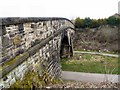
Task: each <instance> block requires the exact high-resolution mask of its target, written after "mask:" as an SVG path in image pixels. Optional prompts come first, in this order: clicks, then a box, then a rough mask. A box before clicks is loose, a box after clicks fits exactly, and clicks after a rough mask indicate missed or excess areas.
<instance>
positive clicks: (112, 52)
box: [77, 50, 118, 54]
mask: <svg viewBox="0 0 120 90" xmlns="http://www.w3.org/2000/svg"><path fill="white" fill-rule="evenodd" d="M77 51H82V52H98V51H96V50H77ZM99 53H101V52H99ZM103 53H108V54H118V52H114V51H108V52H105V51H104V52H103Z"/></svg>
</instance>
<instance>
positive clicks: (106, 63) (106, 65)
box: [61, 54, 120, 74]
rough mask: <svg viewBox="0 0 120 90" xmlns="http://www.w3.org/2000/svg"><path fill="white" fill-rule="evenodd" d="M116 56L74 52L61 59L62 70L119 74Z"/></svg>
mask: <svg viewBox="0 0 120 90" xmlns="http://www.w3.org/2000/svg"><path fill="white" fill-rule="evenodd" d="M118 64H120V63H118V58H115V57H107V56H100V55H90V54H75V55H74V57H72V58H70V59H68V58H64V59H62V60H61V65H62V70H64V71H76V72H86V73H102V74H120V72H118Z"/></svg>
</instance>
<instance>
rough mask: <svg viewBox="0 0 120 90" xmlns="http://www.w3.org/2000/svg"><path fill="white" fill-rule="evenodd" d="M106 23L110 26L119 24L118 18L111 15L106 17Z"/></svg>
mask: <svg viewBox="0 0 120 90" xmlns="http://www.w3.org/2000/svg"><path fill="white" fill-rule="evenodd" d="M107 24H108V25H111V26H116V25H118V24H119V19H118V18H116V17H114V16H111V17H109V18H108V19H107Z"/></svg>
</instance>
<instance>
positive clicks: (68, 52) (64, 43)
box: [60, 31, 73, 58]
mask: <svg viewBox="0 0 120 90" xmlns="http://www.w3.org/2000/svg"><path fill="white" fill-rule="evenodd" d="M72 56H73V48H72V42H71V37H70V36H68V34H67V31H65V32H64V33H63V34H62V38H61V47H60V58H69V57H72Z"/></svg>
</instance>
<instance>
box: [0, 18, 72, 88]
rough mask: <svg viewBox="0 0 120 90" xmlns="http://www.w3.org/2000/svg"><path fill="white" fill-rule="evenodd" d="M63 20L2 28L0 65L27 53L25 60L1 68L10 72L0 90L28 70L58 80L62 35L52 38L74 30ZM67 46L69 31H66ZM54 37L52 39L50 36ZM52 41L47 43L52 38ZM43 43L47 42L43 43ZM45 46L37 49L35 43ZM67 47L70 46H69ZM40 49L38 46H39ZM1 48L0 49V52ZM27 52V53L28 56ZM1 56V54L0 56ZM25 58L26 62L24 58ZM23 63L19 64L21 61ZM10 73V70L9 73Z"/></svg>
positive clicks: (1, 82)
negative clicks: (45, 72)
mask: <svg viewBox="0 0 120 90" xmlns="http://www.w3.org/2000/svg"><path fill="white" fill-rule="evenodd" d="M70 24H71V23H70V22H69V21H67V20H53V21H52V20H48V21H39V22H28V23H20V24H16V25H6V26H3V29H4V32H5V33H4V34H3V35H2V36H0V42H2V43H0V44H2V45H0V46H2V47H0V55H1V56H2V57H1V58H0V63H1V64H4V63H5V62H8V61H10V60H12V59H14V58H16V56H21V57H22V56H24V55H23V53H25V52H27V51H29V53H27V54H28V55H27V54H26V57H23V58H20V59H19V60H16V62H14V63H13V64H10V65H7V66H4V65H3V70H2V71H3V72H4V73H5V71H4V68H6V69H7V68H8V69H9V68H11V67H16V68H13V69H12V71H9V70H8V71H9V72H8V73H7V74H6V75H4V76H2V78H1V79H0V89H2V88H9V87H10V86H11V85H12V84H13V83H15V82H16V81H17V80H19V79H22V78H23V77H24V74H25V73H27V72H28V71H29V70H34V71H35V72H38V73H39V74H42V70H44V69H47V72H48V73H49V74H50V75H52V76H54V77H57V78H60V77H61V67H60V64H59V62H60V49H61V39H62V36H63V33H59V34H56V32H57V31H59V30H61V28H63V27H72V28H74V26H73V25H72V24H71V25H70ZM66 32H67V36H68V39H69V42H70V38H71V35H72V33H73V32H72V30H71V29H69V30H67V31H66ZM54 34H56V36H55V35H54ZM52 35H53V38H52V39H47V38H49V37H52ZM44 40H48V42H45V41H44ZM42 42H44V43H45V44H44V45H43V46H41V48H38V47H40V46H39V43H42ZM69 44H70V43H69ZM41 45H42V44H41ZM1 48H2V49H1ZM30 50H31V52H30ZM1 53H2V54H1ZM27 57H28V58H27ZM22 59H23V60H22ZM10 70H11V69H10Z"/></svg>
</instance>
